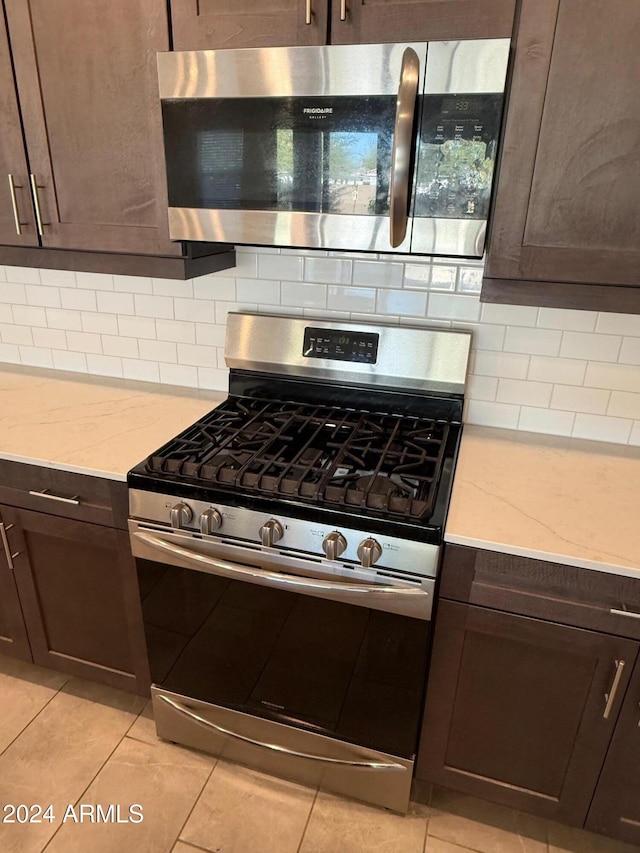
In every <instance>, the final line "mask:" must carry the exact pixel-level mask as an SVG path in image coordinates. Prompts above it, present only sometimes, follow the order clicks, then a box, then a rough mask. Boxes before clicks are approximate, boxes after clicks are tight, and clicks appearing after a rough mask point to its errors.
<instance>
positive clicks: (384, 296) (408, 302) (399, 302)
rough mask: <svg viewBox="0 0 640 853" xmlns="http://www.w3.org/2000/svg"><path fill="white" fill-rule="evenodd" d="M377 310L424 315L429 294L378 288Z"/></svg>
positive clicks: (399, 314)
mask: <svg viewBox="0 0 640 853" xmlns="http://www.w3.org/2000/svg"><path fill="white" fill-rule="evenodd" d="M376 311H377V313H378V314H393V315H396V314H397V315H398V316H400V317H424V316H425V314H426V313H427V294H426V293H420V292H419V291H417V290H414V291H412V290H378V294H377V297H376ZM469 319H470V318H469Z"/></svg>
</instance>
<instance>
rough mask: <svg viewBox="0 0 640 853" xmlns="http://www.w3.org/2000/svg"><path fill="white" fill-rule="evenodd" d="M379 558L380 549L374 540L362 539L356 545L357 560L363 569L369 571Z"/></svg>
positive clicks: (380, 554)
mask: <svg viewBox="0 0 640 853" xmlns="http://www.w3.org/2000/svg"><path fill="white" fill-rule="evenodd" d="M381 556H382V548H381V547H380V543H379V542H376V540H375V539H363V540H362V542H361V543H360V544H359V545H358V559H359V560H360V562H361V563H362V566H363V567H364V568H365V569H369V568H370V567H371V566H372V565H373V564H374V563H375V562H376V561H377V560H379V559H380V557H381Z"/></svg>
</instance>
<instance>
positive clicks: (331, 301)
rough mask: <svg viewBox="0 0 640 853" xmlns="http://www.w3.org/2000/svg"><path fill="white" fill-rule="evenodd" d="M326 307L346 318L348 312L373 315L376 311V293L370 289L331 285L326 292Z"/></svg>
mask: <svg viewBox="0 0 640 853" xmlns="http://www.w3.org/2000/svg"><path fill="white" fill-rule="evenodd" d="M327 305H328V306H329V307H330V308H331V309H334V310H337V311H340V312H341V313H346V314H347V316H348V314H349V312H350V311H359V312H361V313H365V314H366V313H367V312H371V313H373V312H374V311H375V310H376V291H375V289H374V288H372V287H341V286H340V285H331V286H329V288H328V291H327Z"/></svg>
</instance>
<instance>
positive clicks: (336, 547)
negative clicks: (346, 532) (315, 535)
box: [322, 530, 347, 560]
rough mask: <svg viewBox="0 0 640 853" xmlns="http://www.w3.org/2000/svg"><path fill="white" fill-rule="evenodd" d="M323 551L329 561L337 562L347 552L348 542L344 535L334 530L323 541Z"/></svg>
mask: <svg viewBox="0 0 640 853" xmlns="http://www.w3.org/2000/svg"><path fill="white" fill-rule="evenodd" d="M322 550H323V551H324V553H325V554H326V557H327V559H328V560H337V559H338V557H339V556H340V554H343V553H344V552H345V551H346V550H347V540H346V539H345V538H344V536H343V535H342V533H338V531H337V530H334V531H333V533H329V535H328V536H325V537H324V539H323V540H322Z"/></svg>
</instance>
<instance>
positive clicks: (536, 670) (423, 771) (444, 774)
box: [417, 601, 639, 826]
mask: <svg viewBox="0 0 640 853" xmlns="http://www.w3.org/2000/svg"><path fill="white" fill-rule="evenodd" d="M638 648H639V644H638V643H637V642H634V641H633V640H628V639H623V638H618V637H611V636H608V635H606V634H600V633H597V632H595V631H585V630H582V629H579V628H570V627H567V626H565V625H556V624H553V623H550V622H544V621H541V620H538V619H531V618H528V617H524V616H517V615H513V614H510V613H501V612H499V611H494V610H489V609H484V608H481V607H474V606H472V605H468V604H462V603H458V602H452V601H442V602H441V603H440V606H439V609H438V614H437V620H436V631H435V639H434V647H433V659H432V668H431V670H430V674H429V688H428V695H427V702H426V710H425V717H424V727H423V732H422V744H421V750H420V755H419V759H418V771H417V775H418V776H419V777H420V778H423V779H428V780H430V781H432V782H437V783H438V784H441V785H444V786H446V787H450V788H456V789H458V790H462V791H466V792H468V793H470V794H475V795H476V796H479V797H485V798H487V799H492V800H495V801H498V802H502V803H505V804H507V805H510V806H513V807H515V808H521V809H524V810H526V811H534V812H536V813H537V814H542V815H545V816H546V817H549V818H553V819H555V820H559V821H562V822H563V823H569V824H573V825H576V826H581V825H583V823H584V820H585V817H586V814H587V811H588V809H589V803H590V802H591V797H592V794H593V790H594V788H595V786H596V782H597V779H598V775H599V773H600V768H601V767H602V763H603V761H604V756H605V753H606V751H607V747H608V745H609V741H610V740H611V736H612V733H613V728H614V726H615V722H616V718H617V716H618V713H619V710H620V703H621V700H622V697H623V695H624V691H625V689H626V686H627V683H628V680H629V673H630V671H631V669H632V667H633V665H634V663H635V659H636V656H637V653H638ZM618 673H619V675H618ZM614 684H615V692H614V689H613V685H614ZM607 696H608V697H610V701H609V700H608V698H607Z"/></svg>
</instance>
